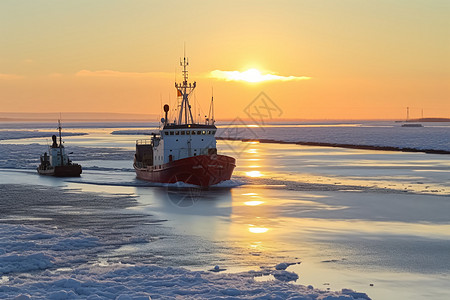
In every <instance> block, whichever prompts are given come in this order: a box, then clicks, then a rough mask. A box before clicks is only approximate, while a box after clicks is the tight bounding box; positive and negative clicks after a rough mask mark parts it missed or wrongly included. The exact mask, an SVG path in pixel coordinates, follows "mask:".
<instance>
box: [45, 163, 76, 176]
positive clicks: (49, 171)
mask: <svg viewBox="0 0 450 300" xmlns="http://www.w3.org/2000/svg"><path fill="white" fill-rule="evenodd" d="M37 171H38V173H39V174H40V175H47V176H55V177H78V176H80V175H81V172H82V169H81V166H80V165H69V166H56V167H49V168H46V169H43V168H40V167H38V168H37Z"/></svg>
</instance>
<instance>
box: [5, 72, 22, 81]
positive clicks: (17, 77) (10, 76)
mask: <svg viewBox="0 0 450 300" xmlns="http://www.w3.org/2000/svg"><path fill="white" fill-rule="evenodd" d="M22 78H23V76H20V75H15V74H3V73H0V80H1V79H4V80H14V79H22Z"/></svg>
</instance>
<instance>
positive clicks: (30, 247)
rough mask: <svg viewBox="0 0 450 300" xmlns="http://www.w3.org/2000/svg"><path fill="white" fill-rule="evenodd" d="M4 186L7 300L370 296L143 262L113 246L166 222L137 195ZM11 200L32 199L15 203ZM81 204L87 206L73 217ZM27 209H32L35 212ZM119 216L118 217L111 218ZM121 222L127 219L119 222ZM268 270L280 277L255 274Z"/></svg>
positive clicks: (2, 249) (0, 241) (2, 266)
mask: <svg viewBox="0 0 450 300" xmlns="http://www.w3.org/2000/svg"><path fill="white" fill-rule="evenodd" d="M1 188H2V192H3V195H4V196H2V203H1V204H0V207H1V213H0V217H1V218H2V223H5V218H8V217H10V218H11V219H10V220H9V221H10V222H6V223H17V224H20V225H13V224H0V232H1V238H0V276H1V278H2V279H1V284H0V297H1V298H3V299H6V298H7V299H159V298H161V299H178V298H180V297H182V298H188V299H189V298H192V299H198V298H201V299H214V298H215V299H235V298H236V297H237V298H240V299H369V298H368V297H367V296H366V295H365V294H363V293H356V292H353V291H351V290H344V291H341V292H330V291H321V290H316V289H313V288H308V287H305V286H301V285H291V284H286V283H284V281H286V282H288V281H291V280H296V279H297V278H298V275H297V274H295V273H292V272H287V271H278V270H276V269H275V268H274V269H273V270H272V271H267V270H265V271H264V272H262V271H260V272H244V273H238V274H216V273H213V272H208V271H189V270H187V269H183V268H179V267H162V266H156V265H155V264H154V263H156V261H154V263H153V264H149V263H143V262H142V259H139V258H136V257H135V258H126V257H117V256H116V257H114V256H113V255H112V254H111V252H113V251H114V250H115V249H118V248H120V247H123V246H126V245H131V244H135V243H146V242H149V241H151V240H152V239H154V238H156V236H155V235H159V234H160V229H158V230H156V232H155V231H152V230H148V231H144V232H142V231H140V236H138V232H136V231H135V229H136V228H133V227H134V226H137V225H138V224H140V223H141V222H142V219H148V220H146V221H145V223H148V224H157V223H158V221H161V220H154V219H152V217H151V216H148V215H136V214H134V213H130V212H128V211H126V207H127V206H128V205H132V204H133V203H134V199H133V198H132V197H127V196H122V197H104V196H101V195H96V194H92V193H88V194H86V193H85V194H79V193H77V192H76V191H61V190H60V189H58V188H43V187H32V188H29V187H23V186H19V185H2V186H1ZM17 196H20V197H17ZM14 197H15V198H16V199H17V198H20V199H27V201H28V203H27V202H25V203H24V202H21V203H18V202H17V201H15V200H13V198H14ZM61 201H63V203H64V206H65V207H66V208H65V209H63V210H60V209H59V208H56V205H57V204H60V205H62V203H61ZM23 206H25V207H26V209H25V207H23ZM81 208H89V211H88V212H85V213H84V214H85V215H83V213H82V214H81V215H78V214H73V213H75V212H76V211H79V210H80V209H81ZM30 209H31V210H32V211H33V210H34V211H35V212H34V213H31V215H30V214H29V213H28V211H29V210H30ZM108 216H109V217H108ZM91 217H95V219H94V220H92V219H91ZM111 217H113V218H111ZM117 219H119V222H114V220H117ZM124 219H125V220H127V222H124V221H120V220H124ZM152 221H153V222H152ZM24 224H25V225H24ZM111 226H112V227H111ZM150 226H151V225H150ZM154 226H156V227H158V226H157V225H154ZM102 227H103V228H102ZM161 231H164V229H162V230H161ZM149 232H151V233H149ZM269 274H272V275H273V276H275V278H279V281H270V282H257V281H255V280H254V279H253V278H254V277H255V276H262V275H269Z"/></svg>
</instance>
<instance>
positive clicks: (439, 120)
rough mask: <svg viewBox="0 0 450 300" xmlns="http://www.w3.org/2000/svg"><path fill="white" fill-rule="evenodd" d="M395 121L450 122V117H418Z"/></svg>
mask: <svg viewBox="0 0 450 300" xmlns="http://www.w3.org/2000/svg"><path fill="white" fill-rule="evenodd" d="M395 122H407V123H410V122H450V118H420V119H410V120H405V121H395Z"/></svg>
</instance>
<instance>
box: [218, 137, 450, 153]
mask: <svg viewBox="0 0 450 300" xmlns="http://www.w3.org/2000/svg"><path fill="white" fill-rule="evenodd" d="M216 139H217V140H229V141H241V142H259V143H267V144H291V145H302V146H317V147H334V148H347V149H360V150H376V151H397V152H422V153H428V154H450V151H447V150H436V149H418V148H410V147H392V146H373V145H356V144H338V143H320V142H301V141H300V142H286V141H278V140H272V139H237V138H224V137H216Z"/></svg>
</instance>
